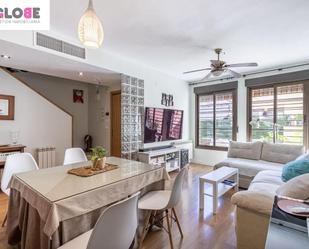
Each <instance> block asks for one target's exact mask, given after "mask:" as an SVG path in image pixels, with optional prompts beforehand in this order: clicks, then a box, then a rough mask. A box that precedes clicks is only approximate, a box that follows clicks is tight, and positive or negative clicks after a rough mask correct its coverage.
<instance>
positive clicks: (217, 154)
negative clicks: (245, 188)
mask: <svg viewBox="0 0 309 249" xmlns="http://www.w3.org/2000/svg"><path fill="white" fill-rule="evenodd" d="M307 69H309V67H308V66H307V67H305V66H304V67H298V68H293V69H286V70H282V71H276V72H269V73H260V74H257V75H254V76H253V75H252V76H250V77H249V76H248V77H247V78H241V79H239V80H238V103H237V104H238V106H237V109H238V113H237V121H238V127H239V130H238V134H237V140H238V141H240V142H245V141H247V88H246V87H245V79H250V78H257V77H264V76H270V75H276V74H284V73H289V72H295V71H301V70H307ZM232 81H235V80H232ZM227 82H228V81H224V82H222V81H216V82H211V83H208V84H207V83H205V84H200V85H198V86H191V87H190V110H191V114H192V115H191V117H190V120H191V122H190V136H191V138H192V140H193V141H194V144H195V94H194V87H199V86H203V85H212V84H219V83H227ZM226 156H227V152H224V151H215V150H205V149H197V148H195V149H194V159H193V162H195V163H201V164H206V165H209V166H213V165H215V164H216V163H218V162H220V161H222V160H223V159H224V158H226Z"/></svg>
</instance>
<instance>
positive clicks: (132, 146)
mask: <svg viewBox="0 0 309 249" xmlns="http://www.w3.org/2000/svg"><path fill="white" fill-rule="evenodd" d="M143 127H144V81H143V80H140V79H137V78H134V77H130V76H127V75H122V76H121V156H122V157H123V158H126V159H130V160H137V152H138V150H139V149H140V148H141V147H142V146H143V140H144V128H143Z"/></svg>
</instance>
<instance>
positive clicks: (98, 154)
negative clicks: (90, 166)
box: [90, 146, 107, 162]
mask: <svg viewBox="0 0 309 249" xmlns="http://www.w3.org/2000/svg"><path fill="white" fill-rule="evenodd" d="M90 151H91V158H90V160H91V161H92V162H95V161H97V160H98V159H102V158H104V157H105V156H106V153H107V151H106V149H104V148H103V147H101V146H97V147H95V148H91V149H90Z"/></svg>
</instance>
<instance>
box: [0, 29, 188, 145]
mask: <svg viewBox="0 0 309 249" xmlns="http://www.w3.org/2000/svg"><path fill="white" fill-rule="evenodd" d="M45 33H46V34H47V35H53V36H54V37H55V38H59V39H64V40H66V41H69V42H72V43H74V41H72V40H71V38H68V37H64V36H63V35H61V34H56V33H54V32H53V33H51V32H45ZM1 39H2V40H6V41H8V42H13V43H15V44H18V45H21V46H26V47H29V48H32V49H36V50H40V51H45V52H46V53H51V54H54V55H58V56H61V57H66V58H69V59H71V60H76V61H79V62H80V59H78V58H74V57H72V56H69V55H65V54H61V53H57V52H55V51H52V50H48V49H44V48H42V47H38V46H34V45H33V44H34V41H33V33H32V32H31V31H10V32H7V31H2V32H1ZM77 45H79V44H77ZM86 53H87V59H86V61H85V63H87V64H89V65H93V66H94V67H102V68H104V69H108V70H111V71H114V72H118V73H121V74H126V75H129V76H132V77H136V78H139V79H143V80H144V81H145V106H153V107H163V106H161V104H160V103H161V94H162V93H169V94H173V95H174V102H175V106H174V108H175V109H181V110H184V123H183V139H182V140H188V139H189V138H190V129H189V112H190V108H189V106H190V103H189V96H190V94H189V86H188V83H187V82H185V81H184V80H181V79H177V78H175V77H173V76H171V75H168V74H166V73H163V72H161V71H159V70H157V69H155V68H152V67H149V66H147V65H144V64H143V63H141V62H138V61H135V60H134V58H124V57H122V56H121V55H119V54H114V53H110V52H108V51H107V50H105V49H100V50H93V49H87V50H86ZM77 71H78V70H77ZM163 144H164V143H163V142H161V143H159V145H163ZM155 145H158V144H155ZM148 146H149V145H148Z"/></svg>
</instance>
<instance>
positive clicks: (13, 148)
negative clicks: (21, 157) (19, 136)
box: [0, 144, 26, 169]
mask: <svg viewBox="0 0 309 249" xmlns="http://www.w3.org/2000/svg"><path fill="white" fill-rule="evenodd" d="M25 148H26V146H24V145H20V144H19V145H7V146H0V169H3V168H4V165H5V158H6V157H7V156H8V155H9V154H12V153H23V152H24V150H25Z"/></svg>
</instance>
